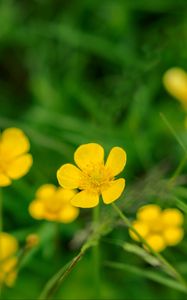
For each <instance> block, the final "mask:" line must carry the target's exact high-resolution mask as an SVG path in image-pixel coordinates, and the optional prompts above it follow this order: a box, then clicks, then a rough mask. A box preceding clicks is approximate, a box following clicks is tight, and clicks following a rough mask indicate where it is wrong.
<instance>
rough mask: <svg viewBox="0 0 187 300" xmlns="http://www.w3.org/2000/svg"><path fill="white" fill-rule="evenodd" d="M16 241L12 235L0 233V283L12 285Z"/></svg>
mask: <svg viewBox="0 0 187 300" xmlns="http://www.w3.org/2000/svg"><path fill="white" fill-rule="evenodd" d="M17 251H18V242H17V240H16V239H15V237H13V236H12V235H10V234H8V233H5V232H1V233H0V285H2V284H6V285H7V286H12V285H13V284H14V282H15V279H16V276H17V272H16V265H17V262H18V259H17V257H16V252H17Z"/></svg>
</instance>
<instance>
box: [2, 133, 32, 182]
mask: <svg viewBox="0 0 187 300" xmlns="http://www.w3.org/2000/svg"><path fill="white" fill-rule="evenodd" d="M29 150H30V143H29V140H28V138H27V137H26V136H25V134H24V133H23V131H22V130H21V129H18V128H8V129H5V130H4V131H3V132H2V134H0V187H3V186H8V185H10V184H11V182H12V180H13V179H19V178H21V177H22V176H24V175H25V174H27V172H28V171H29V169H30V167H31V166H32V156H31V154H29V153H28V151H29Z"/></svg>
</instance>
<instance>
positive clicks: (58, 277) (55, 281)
mask: <svg viewBox="0 0 187 300" xmlns="http://www.w3.org/2000/svg"><path fill="white" fill-rule="evenodd" d="M83 255H84V252H83V251H82V250H81V251H80V252H79V254H78V255H77V256H75V257H74V258H73V259H72V260H71V261H70V262H69V263H68V264H66V265H65V266H64V267H62V268H61V269H60V270H59V272H58V273H57V274H55V275H54V276H53V277H52V278H51V279H50V280H49V282H48V283H47V284H46V286H45V287H44V289H43V291H42V293H41V294H40V296H39V300H47V299H52V297H53V296H54V294H55V292H56V291H57V290H58V288H59V286H60V285H61V284H62V282H63V281H64V279H65V278H66V277H67V276H68V275H69V273H70V272H71V271H72V269H73V268H74V267H75V266H76V264H77V263H78V262H79V261H80V259H81V258H82V256H83Z"/></svg>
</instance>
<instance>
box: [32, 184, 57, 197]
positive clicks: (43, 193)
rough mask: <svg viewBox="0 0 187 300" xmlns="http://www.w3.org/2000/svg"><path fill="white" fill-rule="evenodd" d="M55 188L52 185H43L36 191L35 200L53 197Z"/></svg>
mask: <svg viewBox="0 0 187 300" xmlns="http://www.w3.org/2000/svg"><path fill="white" fill-rule="evenodd" d="M56 190H57V188H56V186H55V185H53V184H43V185H42V186H41V187H40V188H39V189H38V190H37V191H36V198H39V199H48V198H50V197H53V195H54V194H55V192H56Z"/></svg>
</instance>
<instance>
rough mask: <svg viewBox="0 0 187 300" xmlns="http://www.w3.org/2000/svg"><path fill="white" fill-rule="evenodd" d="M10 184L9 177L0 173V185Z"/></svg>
mask: <svg viewBox="0 0 187 300" xmlns="http://www.w3.org/2000/svg"><path fill="white" fill-rule="evenodd" d="M10 184H11V180H10V178H9V177H7V176H6V175H5V174H3V173H0V187H2V186H8V185H10Z"/></svg>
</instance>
